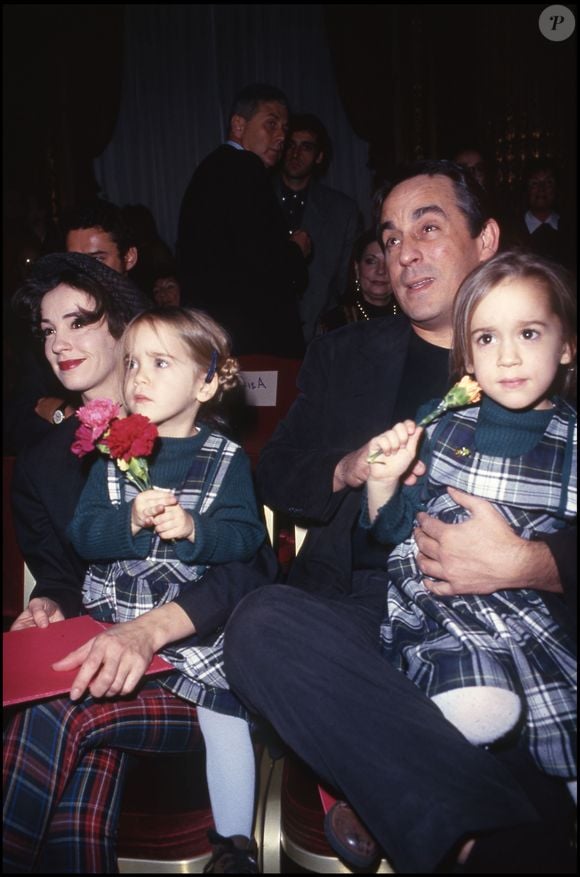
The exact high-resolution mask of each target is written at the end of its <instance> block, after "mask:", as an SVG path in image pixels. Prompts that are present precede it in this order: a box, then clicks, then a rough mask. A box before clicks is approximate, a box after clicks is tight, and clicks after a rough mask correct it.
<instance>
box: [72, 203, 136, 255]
mask: <svg viewBox="0 0 580 877" xmlns="http://www.w3.org/2000/svg"><path fill="white" fill-rule="evenodd" d="M61 226H62V232H63V235H64V237H65V239H66V236H67V234H68V233H69V231H76V229H79V228H102V230H103V231H104V232H106V233H107V234H109V235H110V236H111V240H112V241H113V242H114V243H115V244H116V246H117V249H118V250H119V256H120V257H121V258H123V257H124V256H125V255H126V254H127V251H128V250H129V249H130V247H135V246H136V245H137V244H136V240H135V234H134V231H133V228H132V227H131V225H130V223H129V222H128V221H127V218H126V216H125V214H124V212H123V209H122V208H121V207H118V206H117V205H116V204H112V203H111V202H110V201H104V200H101V199H99V200H96V201H91V202H90V203H88V204H80V205H77V206H76V207H72V208H71V209H70V210H68V211H67V212H66V213H65V214H64V216H63V218H62V221H61Z"/></svg>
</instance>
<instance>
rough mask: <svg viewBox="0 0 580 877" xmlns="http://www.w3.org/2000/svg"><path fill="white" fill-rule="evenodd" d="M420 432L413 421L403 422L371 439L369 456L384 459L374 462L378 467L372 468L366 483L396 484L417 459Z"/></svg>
mask: <svg viewBox="0 0 580 877" xmlns="http://www.w3.org/2000/svg"><path fill="white" fill-rule="evenodd" d="M422 432H423V429H422V428H421V427H419V426H417V424H416V423H415V422H414V421H413V420H405V421H403V422H402V423H397V424H395V426H394V427H393V428H392V429H388V430H387V431H386V432H382V433H381V434H380V435H378V436H376V437H375V438H374V439H371V442H370V447H371V449H372V452H371V456H374V455H376V456H377V457H378V456H381V457H383V458H384V459H381V460H377V461H376V462H377V463H379V464H380V465H377V466H373V468H372V469H371V471H370V474H369V477H368V482H367V483H370V482H371V481H382V482H385V481H394V482H396V483H398V482H399V479H400V478H401V477H402V476H403V475H404V474H405V472H407V470H408V469H410V468H411V466H412V465H413V464H414V462H415V460H416V459H417V446H418V444H419V440H420V438H421V433H422Z"/></svg>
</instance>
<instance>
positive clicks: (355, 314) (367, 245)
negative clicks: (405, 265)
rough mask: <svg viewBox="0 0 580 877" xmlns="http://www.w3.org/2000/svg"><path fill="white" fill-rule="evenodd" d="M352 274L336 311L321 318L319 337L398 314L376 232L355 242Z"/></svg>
mask: <svg viewBox="0 0 580 877" xmlns="http://www.w3.org/2000/svg"><path fill="white" fill-rule="evenodd" d="M349 274H350V277H351V281H350V284H349V290H348V291H347V293H346V294H345V295H344V296H343V299H342V301H341V303H340V304H339V305H337V307H335V308H332V310H330V311H327V312H326V313H325V314H323V315H322V317H321V318H320V324H319V333H318V334H323V333H324V332H330V331H332V329H338V328H339V326H345V325H346V324H347V323H357V322H358V321H359V320H372V319H374V318H375V317H386V316H387V315H389V314H391V315H393V314H397V313H398V310H397V304H396V302H395V299H394V297H393V290H392V288H391V283H390V280H389V275H388V272H387V266H386V262H385V254H384V253H383V251H382V249H381V247H380V244H379V243H378V241H377V236H376V232H375V231H374V230H373V229H368V230H367V231H365V232H363V233H362V234H361V235H360V236H359V237H358V238H357V239H356V241H355V242H354V246H353V253H352V264H351V270H350V272H349Z"/></svg>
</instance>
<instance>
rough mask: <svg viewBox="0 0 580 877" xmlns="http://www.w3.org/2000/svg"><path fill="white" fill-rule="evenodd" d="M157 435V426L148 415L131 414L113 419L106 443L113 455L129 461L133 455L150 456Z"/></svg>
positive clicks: (115, 457)
mask: <svg viewBox="0 0 580 877" xmlns="http://www.w3.org/2000/svg"><path fill="white" fill-rule="evenodd" d="M157 436H158V432H157V427H156V426H155V424H154V423H151V422H150V420H149V418H148V417H144V416H143V415H142V414H131V415H130V416H129V417H125V418H124V419H122V420H114V421H113V423H112V424H111V429H110V431H109V433H108V435H107V437H106V439H105V443H106V444H107V446H108V448H109V453H110V454H111V457H113V458H114V459H122V460H126V461H127V462H129V461H130V460H131V459H132V457H147V456H149V454H150V453H151V451H152V450H153V445H154V444H155V439H156V438H157Z"/></svg>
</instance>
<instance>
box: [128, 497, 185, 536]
mask: <svg viewBox="0 0 580 877" xmlns="http://www.w3.org/2000/svg"><path fill="white" fill-rule="evenodd" d="M176 503H177V499H176V498H175V496H174V494H173V493H171V491H169V490H160V489H159V488H157V487H154V488H152V489H150V490H143V491H141V493H138V494H137V496H136V497H135V499H134V500H133V503H132V506H131V533H132V535H133V536H135V535H136V534H137V533H138V532H139V530H143V529H146V528H151V527H155V524H156V520H157V517H158V515H161V514H163V512H164V511H165V508H166V507H167V506H172V505H175V504H176Z"/></svg>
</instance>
